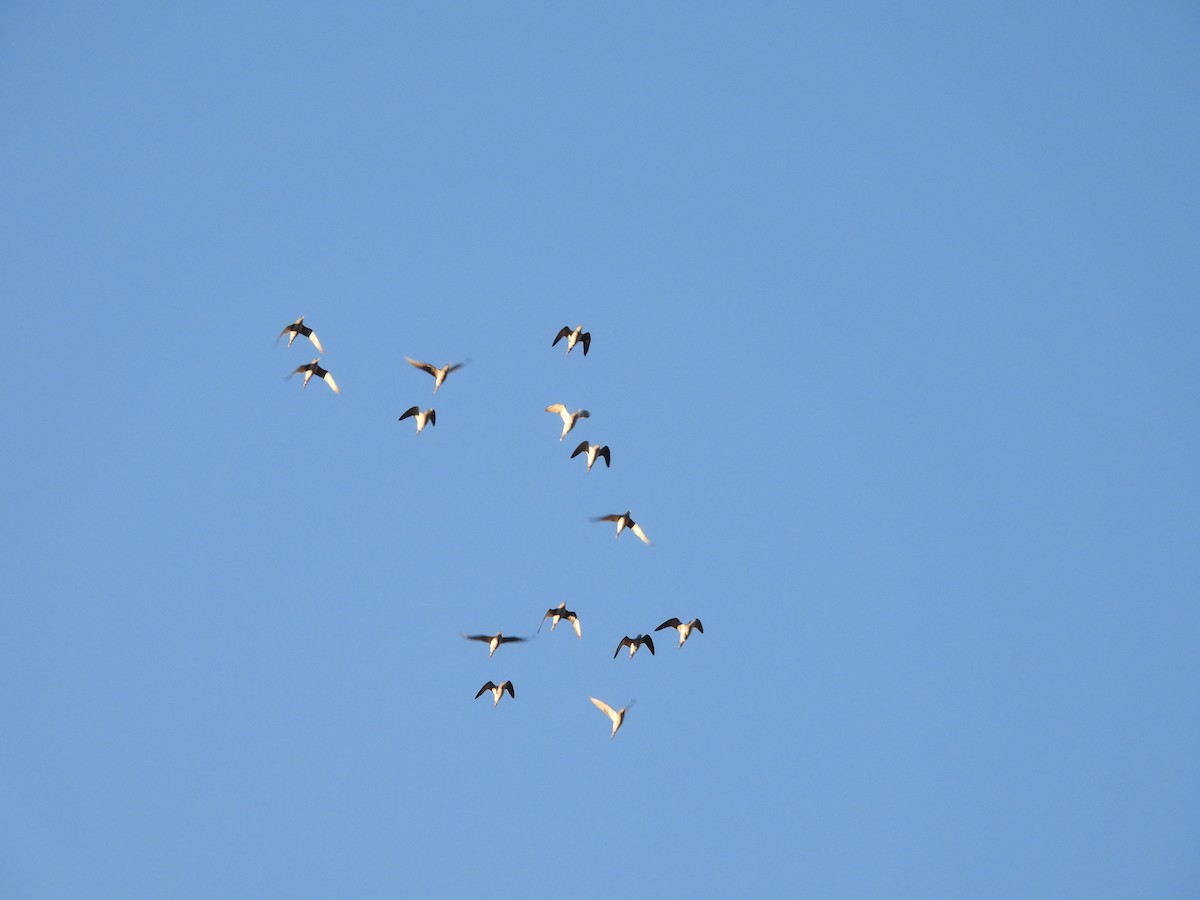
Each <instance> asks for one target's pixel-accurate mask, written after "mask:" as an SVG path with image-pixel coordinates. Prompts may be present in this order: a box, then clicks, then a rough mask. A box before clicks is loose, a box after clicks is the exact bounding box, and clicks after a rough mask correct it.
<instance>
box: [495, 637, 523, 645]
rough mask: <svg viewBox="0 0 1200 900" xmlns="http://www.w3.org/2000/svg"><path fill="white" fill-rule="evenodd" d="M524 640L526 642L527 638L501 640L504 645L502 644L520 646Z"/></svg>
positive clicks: (503, 638)
mask: <svg viewBox="0 0 1200 900" xmlns="http://www.w3.org/2000/svg"><path fill="white" fill-rule="evenodd" d="M524 640H525V638H523V637H502V638H500V643H502V644H520V643H522V642H524Z"/></svg>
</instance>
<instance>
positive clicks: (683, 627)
mask: <svg viewBox="0 0 1200 900" xmlns="http://www.w3.org/2000/svg"><path fill="white" fill-rule="evenodd" d="M664 628H676V629H678V630H679V646H680V647H682V646H683V642H684V641H686V640H687V639H688V635H690V634H691V633H692V631H693V629H694V630H696V631H698V632H700V633H701V634H704V625H702V624H701V622H700V620H699V619H692V621H690V622H680V621H679V620H678V619H675V618H670V619H667V621H665V622H663V623H662V624H661V625H659V626H658V627H657V628H655V629H654V630H655V631H662V630H663V629H664Z"/></svg>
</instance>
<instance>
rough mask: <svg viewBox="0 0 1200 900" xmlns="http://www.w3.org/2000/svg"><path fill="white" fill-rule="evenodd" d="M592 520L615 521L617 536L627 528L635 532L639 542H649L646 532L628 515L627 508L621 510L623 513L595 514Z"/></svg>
mask: <svg viewBox="0 0 1200 900" xmlns="http://www.w3.org/2000/svg"><path fill="white" fill-rule="evenodd" d="M592 521H593V522H616V523H617V534H616V536H617V537H620V536H621V532H622V531H624V530H625V529H626V528H628V529H629V530H630V531H632V532H633V533H634V534H636V535H637V536H638V538H639V539H640V540H641V542H642V543H643V544H649V543H650V538H648V537H646V532H644V531H642V526H641V525H639V524H638V523H637V522H635V521H633V518H632V517H631V516H630V515H629V510H625V512H623V513H613V514H612V515H610V516H595V517H594V518H593V519H592Z"/></svg>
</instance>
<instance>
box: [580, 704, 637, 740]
mask: <svg viewBox="0 0 1200 900" xmlns="http://www.w3.org/2000/svg"><path fill="white" fill-rule="evenodd" d="M588 699H589V700H591V701H592V702H593V703H595V704H596V709H598V710H600V712H602V713H604V714H605V715H606V716H608V717H609V718H610V719H612V723H613V730H612V734H610V735H609V736H608V739H609V740H610V741H611V740H612V739H613V738H615V737H616V736H617V729H619V728H620V727H621V723H622V722H624V721H625V713H626V711H627V710H628V709H629V707H631V706H633V701H632V700H630V701H629V702H628V703H626V704H625V708H624V709H613V708H612V707H611V706H609V705H608V704H607V703H605V702H604V701H603V700H597V699H596V698H595V697H588Z"/></svg>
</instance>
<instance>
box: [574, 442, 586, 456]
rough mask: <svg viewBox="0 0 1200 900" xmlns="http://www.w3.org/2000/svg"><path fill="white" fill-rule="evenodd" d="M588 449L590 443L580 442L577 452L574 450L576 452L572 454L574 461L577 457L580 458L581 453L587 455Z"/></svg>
mask: <svg viewBox="0 0 1200 900" xmlns="http://www.w3.org/2000/svg"><path fill="white" fill-rule="evenodd" d="M587 448H588V442H587V441H580V442H579V446H578V447H576V448H575V450H574V452H572V453H571V459H574V458H575V457H577V456H578V455H579V454H580V453H587Z"/></svg>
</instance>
